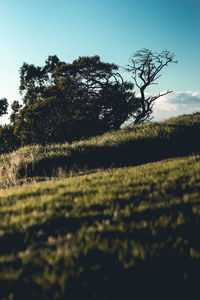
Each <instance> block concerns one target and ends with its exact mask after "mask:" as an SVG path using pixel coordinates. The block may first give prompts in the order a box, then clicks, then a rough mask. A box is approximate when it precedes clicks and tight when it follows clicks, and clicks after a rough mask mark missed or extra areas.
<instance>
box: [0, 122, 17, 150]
mask: <svg viewBox="0 0 200 300" xmlns="http://www.w3.org/2000/svg"><path fill="white" fill-rule="evenodd" d="M19 146H20V141H19V140H18V139H17V137H16V135H15V134H14V128H13V126H12V125H4V126H0V153H1V154H3V153H7V152H11V151H13V150H16V149H17V148H19Z"/></svg>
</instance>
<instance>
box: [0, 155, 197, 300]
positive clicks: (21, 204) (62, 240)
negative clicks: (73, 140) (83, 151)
mask: <svg viewBox="0 0 200 300" xmlns="http://www.w3.org/2000/svg"><path fill="white" fill-rule="evenodd" d="M199 212H200V156H198V155H196V156H190V157H183V158H177V159H167V160H164V161H160V162H155V163H149V164H145V165H141V166H137V167H127V168H118V169H108V170H105V171H101V170H99V171H98V172H96V173H93V174H88V175H81V176H75V177H70V178H64V179H54V180H49V181H45V182H38V183H34V184H29V185H27V186H18V187H14V188H10V189H6V190H2V191H0V217H1V222H0V245H1V247H0V252H1V258H0V285H1V286H2V287H3V288H2V289H1V297H0V299H4V298H5V299H9V297H13V299H21V298H22V297H24V296H26V297H29V298H30V299H64V298H67V299H77V297H78V295H80V292H81V295H82V297H83V298H84V299H112V297H113V299H114V298H115V299H121V297H122V296H124V297H125V299H129V292H130V293H131V294H130V295H134V293H135V295H136V294H137V293H140V297H141V299H143V298H142V297H144V296H145V295H146V296H147V294H148V295H149V293H150V295H156V293H158V288H157V289H154V283H155V282H156V285H159V287H163V289H166V288H167V291H168V292H169V293H170V292H172V288H173V292H174V295H184V293H185V292H186V290H187V289H189V288H191V287H192V288H193V291H195V288H197V286H198V284H197V281H198V277H197V274H196V272H197V270H198V268H199V266H200V260H199V257H200V244H199V237H198V232H199V228H200V227H199V225H200V223H199V220H200V219H199V218H200V213H199ZM174 284H175V286H174ZM143 286H148V293H147V290H146V289H142V287H143ZM18 287H20V288H18ZM180 287H181V290H180ZM156 291H157V292H156ZM145 293H147V294H145ZM166 293H167V292H166ZM9 295H10V296H9ZM41 295H42V296H41ZM111 295H112V296H111ZM31 297H32V298H31ZM130 299H132V298H131V297H130Z"/></svg>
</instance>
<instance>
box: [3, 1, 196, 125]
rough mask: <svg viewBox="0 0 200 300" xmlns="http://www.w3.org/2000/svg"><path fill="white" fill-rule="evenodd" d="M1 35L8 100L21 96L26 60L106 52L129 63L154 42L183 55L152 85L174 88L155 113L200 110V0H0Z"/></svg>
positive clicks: (112, 60) (168, 114)
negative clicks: (20, 77)
mask: <svg viewBox="0 0 200 300" xmlns="http://www.w3.org/2000/svg"><path fill="white" fill-rule="evenodd" d="M0 39H1V44H0V45H1V46H0V98H3V97H5V98H7V99H8V101H9V103H12V102H13V101H14V100H20V99H21V96H20V95H19V92H18V88H19V69H20V67H21V66H22V64H23V62H27V63H29V64H35V65H43V64H44V62H45V59H46V58H47V57H48V56H49V55H54V54H56V55H57V56H58V57H59V58H60V59H61V60H63V61H66V62H72V61H73V60H74V59H76V58H78V57H79V56H92V55H99V56H100V57H101V60H102V61H104V62H110V63H116V64H118V65H119V66H125V65H126V64H128V60H129V58H130V56H131V55H132V54H133V53H135V52H136V51H137V50H139V49H142V48H148V49H150V50H152V51H155V52H160V51H162V50H165V49H167V50H169V51H170V52H172V53H174V54H175V57H176V58H177V59H178V64H171V65H169V66H168V67H167V68H166V69H164V70H163V72H162V74H163V75H162V77H161V78H159V81H158V85H157V86H154V88H150V89H149V90H148V92H149V93H157V92H162V91H166V90H168V89H170V90H173V91H174V93H172V94H170V95H167V96H165V97H162V98H160V99H159V100H157V102H156V104H155V107H154V117H155V120H163V119H166V118H168V117H171V116H177V115H179V114H183V113H191V112H196V111H200V0H143V1H141V0H98V1H97V0H73V1H72V0H0ZM125 76H126V75H125ZM136 92H137V91H136ZM3 120H4V121H5V118H3ZM1 121H2V118H1Z"/></svg>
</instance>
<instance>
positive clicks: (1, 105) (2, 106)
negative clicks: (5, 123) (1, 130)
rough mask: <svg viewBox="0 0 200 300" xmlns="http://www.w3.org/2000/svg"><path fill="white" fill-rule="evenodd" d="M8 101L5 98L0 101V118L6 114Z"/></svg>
mask: <svg viewBox="0 0 200 300" xmlns="http://www.w3.org/2000/svg"><path fill="white" fill-rule="evenodd" d="M7 109H8V100H7V99H6V98H2V99H0V117H1V116H3V115H5V114H6V113H7Z"/></svg>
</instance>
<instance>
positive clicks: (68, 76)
mask: <svg viewBox="0 0 200 300" xmlns="http://www.w3.org/2000/svg"><path fill="white" fill-rule="evenodd" d="M20 79H21V84H20V91H21V93H22V94H23V96H24V98H23V99H24V107H23V108H22V109H20V111H19V113H18V122H17V123H16V125H15V134H16V136H18V137H19V138H20V140H21V144H22V145H25V144H30V143H40V144H46V143H52V142H64V141H72V140H76V139H80V138H81V137H88V136H94V135H97V134H100V133H102V132H105V131H109V130H113V129H114V130H116V129H119V128H120V126H121V125H122V124H123V123H124V122H125V121H126V120H127V119H128V118H129V117H130V113H132V112H134V111H135V110H137V109H138V108H137V101H135V100H136V99H135V96H134V93H133V85H132V84H130V83H128V82H125V81H124V80H123V78H122V77H121V75H120V74H119V72H118V66H117V65H115V64H109V63H103V62H101V61H100V58H99V56H93V57H79V58H78V59H77V60H74V61H73V62H72V63H71V64H69V63H65V62H61V61H60V60H59V59H58V58H57V57H56V56H53V57H52V56H50V57H49V58H48V60H47V61H46V63H45V66H43V67H35V66H34V65H28V64H23V66H22V68H21V69H20Z"/></svg>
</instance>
